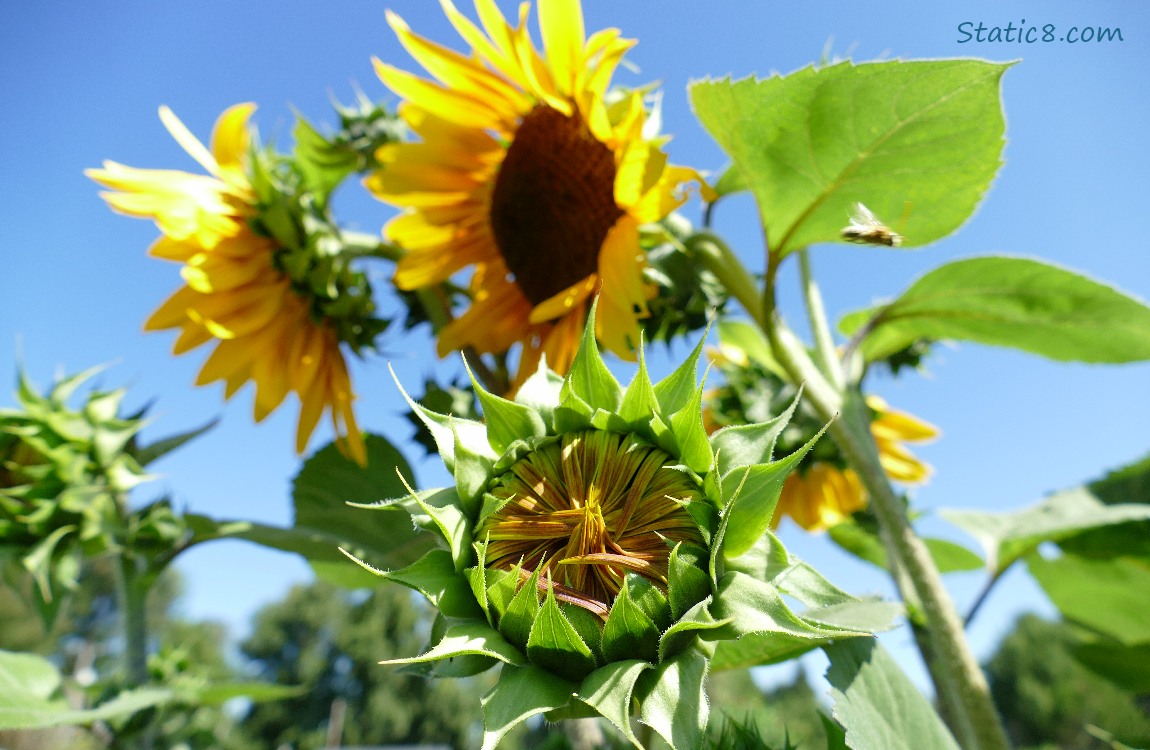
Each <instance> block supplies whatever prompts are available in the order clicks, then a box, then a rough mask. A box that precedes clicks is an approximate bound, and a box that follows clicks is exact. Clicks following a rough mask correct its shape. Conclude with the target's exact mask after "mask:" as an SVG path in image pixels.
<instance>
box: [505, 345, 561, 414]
mask: <svg viewBox="0 0 1150 750" xmlns="http://www.w3.org/2000/svg"><path fill="white" fill-rule="evenodd" d="M562 389H563V378H561V377H559V376H558V375H556V374H555V373H554V372H552V371H551V370H550V369H548V368H547V365H546V363H545V362H544V361H543V360H542V359H540V361H539V369H538V370H536V371H535V372H534V373H532V375H531V377H529V378H527V380H526V381H524V383H523V385H521V386H520V387H519V390H518V391H517V392H516V393H515V403H517V404H523V405H524V406H530V407H531V408H532V409H535V410H536V411H537V412H539V415H540V416H541V417H542V418H543V422H544V423H545V424H547V425H551V426H553V424H554V422H553V420H554V415H555V407H556V406H558V405H559V394H560V391H561V390H562Z"/></svg>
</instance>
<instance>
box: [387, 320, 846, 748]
mask: <svg viewBox="0 0 1150 750" xmlns="http://www.w3.org/2000/svg"><path fill="white" fill-rule="evenodd" d="M594 330H595V308H594V307H592V310H591V312H590V316H589V320H588V322H587V325H586V327H585V329H584V332H583V337H582V343H581V346H580V347H579V349H578V352H577V353H576V355H575V357H574V362H573V363H572V366H571V369H570V372H569V373H568V374H567V376H566V377H563V378H561V377H559V376H558V375H556V374H555V373H554V372H552V371H550V370H548V369H546V368H540V369H539V370H537V371H536V373H535V374H534V375H532V376H531V377H530V378H528V379H527V380H526V382H525V383H524V384H523V387H522V388H520V389H519V391H518V393H517V394H516V396H515V399H514V400H507V399H504V398H501V397H499V396H497V395H494V394H491V393H488V392H486V391H485V390H483V389H482V388H481V387H480V386H479V385H478V384H476V385H475V388H476V392H477V394H478V397H479V402H480V405H481V406H482V409H483V414H484V422H482V423H480V422H475V421H470V420H466V419H457V418H452V417H450V416H445V415H441V414H437V413H435V412H432V411H430V410H428V409H426V408H424V407H421V406H419V405H417V404H416V403H415V402H413V401H412V402H410V403H411V406H412V408H413V410H414V411H415V412H416V413H417V414H418V415H419V416H420V417H421V418H422V419H423V420H424V422H425V423H426V425H427V427H428V428H429V430H430V431H431V433H432V435H433V436H434V438H435V441H436V444H437V447H438V449H439V452H440V454H441V455H442V457H443V459H444V463H445V464H446V466H447V468H448V469H449V470H450V471H451V472H452V474H453V475H454V478H455V484H454V486H453V487H448V488H441V489H433V490H424V491H421V492H415V491H413V492H412V493H411V496H410V497H408V498H402V499H398V500H395V501H388V502H385V503H382V504H380V507H383V508H388V509H396V508H403V509H404V510H406V511H407V512H409V513H410V514H411V515H412V516H413V518H414V520H415V522H416V524H417V525H418V526H420V527H422V528H424V529H426V530H428V531H430V532H432V533H433V534H435V535H436V536H437V537H438V538H439V540H440V542H441V543H442V544H441V548H439V549H435V550H432V551H431V552H429V553H427V554H426V555H425V556H424V557H423V558H422V559H420V560H419V561H418V562H416V563H414V564H413V565H411V566H409V567H407V568H403V569H401V570H395V571H376V572H378V573H379V574H380V575H383V576H384V577H386V578H388V579H390V580H393V581H396V582H398V583H401V584H404V585H406V586H409V587H411V588H413V589H415V590H417V591H420V592H422V593H423V594H424V595H426V596H427V597H428V599H429V600H430V601H431V602H432V603H433V604H434V605H435V606H436V607H438V609H439V611H440V614H441V617H440V618H439V619H438V621H437V624H436V626H435V627H434V628H433V634H432V641H431V647H430V649H429V650H428V651H427V652H426V653H424V654H422V655H420V656H416V657H411V658H407V659H399V660H396V661H395V662H393V663H401V664H407V665H414V666H415V667H417V668H420V669H423V670H424V671H426V672H427V673H428V674H430V675H433V676H459V675H463V674H472V673H475V672H478V671H482V670H484V669H487V668H489V667H491V666H495V665H497V664H498V665H500V667H501V670H502V671H501V675H500V680H499V682H498V684H497V685H496V687H495V688H494V689H493V690H492V691H491V693H489V694H488V695H487V696H486V697H485V698H484V711H485V723H486V734H485V739H484V747H485V748H488V747H494V745H495V744H496V743H497V742H498V741H499V739H500V738H501V737H502V736H503V734H505V733H506V731H507V730H508V729H510V728H511V727H512V726H514V725H515V724H516V723H518V722H519V721H522V720H524V719H526V718H527V717H529V716H531V715H533V714H537V713H546V714H547V716H548V718H550V719H553V720H557V719H560V718H568V717H572V716H585V715H601V716H603V717H606V718H607V719H608V720H610V721H611V723H612V724H614V725H615V726H616V727H617V728H618V729H619V731H621V732H622V733H623V734H624V736H625V737H627V738H628V739H630V740H632V741H635V738H634V735H633V734H632V729H631V725H630V720H631V719H632V718H637V719H639V720H641V721H643V722H646V723H648V724H650V725H651V726H652V727H654V728H655V729H656V731H658V732H659V734H660V735H661V736H663V737H664V738H665V739H666V740H667V741H668V742H669V743H671V745H672V746H673V747H679V748H693V747H696V746H697V744H698V742H699V740H700V737H701V733H702V731H703V728H704V727H705V724H706V716H707V708H706V700H705V697H704V695H703V682H704V678H705V675H706V673H707V670H708V668H709V666H710V665H711V663H712V660H714V659H718V660H720V661H721V662H723V663H726V664H727V665H728V666H734V665H735V664H736V663H738V662H745V661H746V660H748V659H749V660H750V661H751V663H758V662H759V661H762V660H763V659H765V658H786V656H785V655H792V654H797V653H801V652H802V651H805V650H807V649H809V648H812V647H815V646H817V645H819V643H821V642H825V641H824V640H822V639H826V638H833V637H848V636H855V635H859V634H860V632H862V631H861V630H858V629H852V628H850V627H848V628H844V627H838V626H834V625H830V624H828V623H825V622H820V621H819V620H818V619H817V617H812V618H810V619H807V618H806V616H804V615H798V614H796V613H794V612H793V611H792V610H791V609H789V607H788V605H787V604H786V603H785V602H784V600H783V599H782V594H784V593H786V594H790V595H792V596H797V597H798V598H799V599H800V600H803V599H804V597H807V595H809V594H810V593H811V591H812V590H814V589H809V590H808V589H805V588H803V587H805V586H806V585H807V584H809V583H810V581H811V580H818V581H820V582H822V583H820V584H819V586H816V587H814V588H819V587H823V588H821V589H820V593H819V595H820V596H822V595H824V594H825V595H827V598H826V599H820V600H819V602H820V606H825V605H826V603H827V602H828V601H835V602H837V603H838V604H846V603H848V602H849V601H853V600H851V599H850V597H847V596H846V595H845V594H843V593H842V592H839V591H838V590H837V589H833V587H830V585H829V584H825V581H822V579H821V578H819V577H818V576H817V574H815V573H814V572H813V571H809V570H807V571H806V572H804V573H803V574H802V575H800V576H798V577H796V578H794V579H790V580H793V581H795V582H796V583H798V584H799V588H798V589H797V590H791V589H788V588H787V587H786V585H785V584H782V583H778V584H776V583H775V580H776V579H780V580H781V579H788V573H787V571H788V570H790V569H791V566H792V565H799V563H797V561H793V560H792V559H791V558H790V557H789V556H788V554H787V553H786V551H785V550H784V549H783V548H782V547H781V546H780V545H779V544H778V541H777V540H776V539H774V537H773V536H772V535H771V534H770V532H769V531H768V529H767V525H768V522H769V520H770V517H771V512H772V511H773V509H774V505H775V502H776V501H777V499H778V493H779V489H780V488H781V486H782V482H783V480H784V478H785V477H786V475H787V474H788V473H789V472H790V470H791V469H792V468H793V467H794V466H795V465H797V463H798V462H799V461H800V460H801V458H802V455H803V454H804V453H805V451H806V450H807V449H808V448H809V445H808V446H805V447H803V448H801V449H800V450H799V451H797V452H796V453H794V454H792V455H791V456H788V457H786V458H783V459H780V460H775V459H774V457H773V451H774V446H775V443H776V441H777V438H778V434H779V431H780V429H781V428H782V426H784V425H785V423H786V419H787V417H786V416H783V417H780V418H778V419H775V420H774V421H772V422H770V423H767V424H755V425H743V426H739V427H732V428H729V429H726V430H722V431H719V432H717V433H715V434H714V435H711V436H708V435H707V433H706V431H705V430H704V427H703V420H702V411H701V401H702V393H703V391H702V388H701V387H700V386H699V385H698V384H697V382H696V367H697V362H698V357H699V353H700V351H701V345H700V348H696V349H695V351H694V352H693V353H692V355H691V356H690V357H689V358H688V359H687V361H686V362H684V363H683V364H682V365H680V366H679V368H678V369H676V370H675V371H674V372H673V373H671V374H670V375H669V376H668V377H666V378H665V379H663V380H661V381H659V382H657V383H652V382H651V380H650V379H649V377H648V374H647V370H646V367H645V364H644V361H643V357H642V350H641V349H640V352H639V369H638V373H637V374H636V376H635V378H634V380H633V381H632V382H631V384H630V385H628V386H627V387H626V388H624V387H622V386H620V385H619V383H618V382H616V380H615V378H614V377H613V376H612V374H611V373H610V371H609V370H608V369H607V367H606V365H605V364H604V362H603V360H602V357H601V355H600V352H599V349H598V347H597V345H596V342H595V334H594ZM409 401H410V399H409ZM790 411H793V404H792V405H791V408H790ZM808 576H813V577H814V578H809V577H808ZM803 581H806V583H803ZM823 584H825V586H823ZM828 591H834V592H836V593H834V594H827V593H826V592H828ZM832 633H833V634H834V635H832ZM721 644H727V647H726V649H724V647H723V645H721ZM780 644H786V646H785V648H782V650H779V648H780ZM731 649H733V650H731ZM772 649H775V650H772ZM768 653H769V654H772V656H771V657H767V656H765V654H768ZM783 654H785V655H783ZM684 706H686V707H687V708H684ZM684 717H686V718H684Z"/></svg>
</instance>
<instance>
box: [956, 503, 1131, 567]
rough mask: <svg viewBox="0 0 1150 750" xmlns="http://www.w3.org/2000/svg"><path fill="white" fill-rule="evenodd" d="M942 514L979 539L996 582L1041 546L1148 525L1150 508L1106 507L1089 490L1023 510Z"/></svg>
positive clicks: (1129, 505) (1128, 504)
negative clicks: (1118, 527)
mask: <svg viewBox="0 0 1150 750" xmlns="http://www.w3.org/2000/svg"><path fill="white" fill-rule="evenodd" d="M941 514H942V516H943V517H944V518H945V519H947V520H948V521H950V522H951V523H953V524H955V525H956V526H958V527H960V528H962V529H963V530H965V531H966V532H968V533H969V534H970V535H971V536H973V537H974V538H976V539H978V541H979V542H980V543H981V544H982V547H983V549H984V550H985V551H986V565H987V568H988V569H989V570H990V572H991V573H992V574H993V575H996V576H997V575H1000V574H1001V573H1002V572H1003V571H1005V570H1006V569H1007V568H1009V567H1010V566H1011V565H1012V564H1013V563H1014V562H1015V561H1016V560H1018V559H1019V558H1020V557H1022V556H1024V555H1026V554H1027V553H1029V552H1030V551H1032V550H1034V549H1035V548H1037V547H1038V545H1039V544H1041V543H1043V542H1060V541H1063V540H1067V539H1070V538H1072V537H1074V536H1077V535H1079V534H1082V533H1083V532H1086V531H1090V530H1093V529H1100V528H1103V527H1106V526H1111V525H1117V524H1124V523H1129V522H1131V521H1147V520H1150V505H1143V504H1138V503H1127V504H1120V505H1105V504H1103V503H1101V502H1099V500H1098V499H1097V498H1096V497H1094V495H1093V494H1091V493H1090V491H1089V490H1087V489H1086V488H1084V487H1076V488H1074V489H1071V490H1066V491H1064V492H1059V493H1057V494H1054V495H1051V496H1050V497H1049V498H1047V499H1046V500H1044V501H1043V502H1041V503H1039V504H1038V505H1034V506H1031V507H1029V508H1024V509H1023V510H1017V511H1011V512H1007V513H988V512H986V511H975V510H943V511H941Z"/></svg>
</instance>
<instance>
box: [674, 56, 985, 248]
mask: <svg viewBox="0 0 1150 750" xmlns="http://www.w3.org/2000/svg"><path fill="white" fill-rule="evenodd" d="M1006 68H1007V65H1003V64H997V63H990V62H985V61H981V60H929V61H909V62H903V61H898V60H893V61H886V62H876V63H864V64H860V65H855V64H853V63H851V62H843V63H839V64H836V65H831V66H827V67H824V68H815V67H813V66H812V67H808V68H804V69H802V70H799V71H797V72H795V73H792V74H790V75H787V76H782V77H778V76H776V77H772V78H769V79H764V80H760V79H754V78H747V79H743V80H740V81H731V80H730V79H723V80H717V81H715V80H707V81H700V82H697V83H695V84H693V85H692V86H691V89H690V96H691V103H692V105H693V106H694V108H695V112H696V114H697V115H698V117H699V120H700V121H701V122H702V123H703V126H704V127H705V128H706V129H707V131H708V132H709V133H710V134H711V136H712V137H713V138H714V139H715V140H716V141H718V143H719V145H720V146H722V147H723V150H724V151H726V152H727V154H728V155H729V156H730V157H731V159H732V161H733V162H734V165H733V167H734V169H736V170H738V172H739V173H740V174H741V176H742V178H743V181H744V182H745V183H746V184H747V185H748V186H749V187H750V189H751V192H752V193H754V195H755V200H756V202H757V203H758V204H759V210H760V212H761V214H762V220H763V226H764V227H765V228H766V231H767V246H768V247H769V248H770V249H771V252H772V253H774V254H777V255H785V254H787V253H789V252H791V251H793V250H797V249H799V248H802V247H806V246H808V245H811V244H813V243H817V242H837V241H840V240H841V238H840V232H841V230H842V229H843V228H844V226H845V225H846V224H847V223H848V218H849V217H850V214H851V211H852V208H853V206H854V204H855V203H856V202H862V203H865V204H866V205H867V206H868V207H869V208H870V209H871V210H872V211H874V212H875V214H876V215H877V216H879V217H880V218H881V219H883V220H884V221H885V222H886V223H887V224H888V225H890V227H891V228H892V229H894V231H896V232H898V233H899V234H902V235H904V236H905V238H906V244H907V245H924V244H927V243H929V242H933V241H935V240H937V239H940V238H942V237H945V236H946V235H948V234H950V233H951V232H953V231H954V230H955V229H957V228H958V227H959V226H960V225H961V224H962V223H963V222H964V221H966V219H967V218H968V217H969V216H970V215H971V214H972V213H973V211H974V208H975V206H976V205H977V204H978V202H979V200H981V198H982V195H983V193H985V192H986V189H987V188H988V187H989V185H990V181H991V179H992V178H993V177H994V175H995V173H996V172H997V171H998V167H999V165H1000V164H1001V153H1002V147H1003V143H1004V140H1003V132H1004V129H1005V123H1004V120H1003V114H1002V106H1001V103H1000V101H999V81H1000V79H1001V77H1002V74H1003V73H1004V72H1005V70H1006ZM904 219H905V224H904Z"/></svg>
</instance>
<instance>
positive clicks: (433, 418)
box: [369, 367, 499, 497]
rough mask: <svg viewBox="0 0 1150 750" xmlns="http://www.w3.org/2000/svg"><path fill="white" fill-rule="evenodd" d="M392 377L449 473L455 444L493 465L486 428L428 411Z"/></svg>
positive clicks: (451, 467)
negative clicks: (431, 439)
mask: <svg viewBox="0 0 1150 750" xmlns="http://www.w3.org/2000/svg"><path fill="white" fill-rule="evenodd" d="M389 369H390V367H389ZM391 377H392V379H393V380H395V384H396V387H398V388H399V392H400V394H402V395H403V398H404V400H405V401H407V405H408V407H410V408H411V411H412V413H413V414H415V416H416V417H418V418H419V420H420V421H421V422H423V424H424V426H425V427H427V431H428V432H430V433H431V437H432V438H433V439H434V440H435V447H436V449H437V450H438V451H439V457H440V458H442V459H443V465H444V466H446V467H447V470H448V471H451V472H454V471H455V445H456V443H457V442H458V443H460V444H461V445H463V446H464V447H466V448H467V450H469V451H471V452H472V453H474V454H475V455H477V456H484V457H486V458H489V459H491V460H492V461H494V460H495V459H497V458H499V457H498V456H497V455H495V453H494V452H493V451H492V450H491V444H490V443H488V442H487V427H486V426H484V425H483V424H482V423H480V422H473V421H472V420H470V419H459V418H457V417H452V416H450V415H446V414H437V413H436V412H433V411H431V410H430V409H428V408H427V407H425V406H423V405H422V404H420V403H418V402H417V401H415V399H413V398H412V397H411V396H409V395H407V391H405V390H403V386H402V385H400V383H399V378H398V377H397V376H396V374H395V371H394V370H391ZM369 466H370V457H369ZM392 497H394V495H392Z"/></svg>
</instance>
